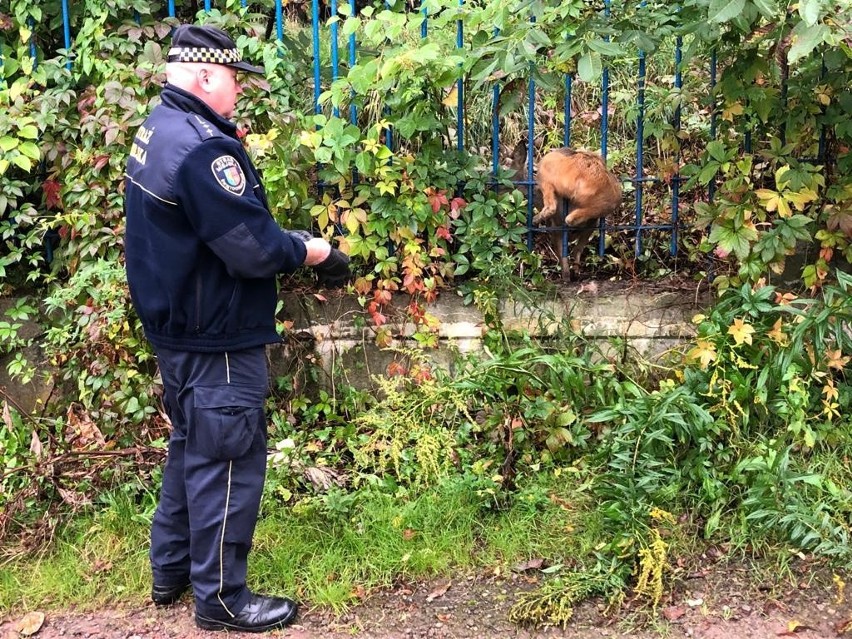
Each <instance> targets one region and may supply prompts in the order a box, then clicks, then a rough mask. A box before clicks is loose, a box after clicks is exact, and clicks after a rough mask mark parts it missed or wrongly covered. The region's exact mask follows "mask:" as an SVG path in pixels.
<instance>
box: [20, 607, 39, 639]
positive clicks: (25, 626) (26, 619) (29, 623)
mask: <svg viewBox="0 0 852 639" xmlns="http://www.w3.org/2000/svg"><path fill="white" fill-rule="evenodd" d="M43 623H44V613H43V612H38V611H37V610H36V611H33V612H28V613H27V614H25V615H24V616H23V617H22V618H21V620H20V621H19V622H18V632H19V633H20V634H22V635H23V636H24V637H29V636H30V635H34V634H35V633H37V632H38V631H39V630H41V626H42V624H43Z"/></svg>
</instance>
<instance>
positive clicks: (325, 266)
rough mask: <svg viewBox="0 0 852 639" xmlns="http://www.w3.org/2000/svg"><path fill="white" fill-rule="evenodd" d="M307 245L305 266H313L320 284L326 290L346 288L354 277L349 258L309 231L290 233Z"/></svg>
mask: <svg viewBox="0 0 852 639" xmlns="http://www.w3.org/2000/svg"><path fill="white" fill-rule="evenodd" d="M289 233H291V234H292V235H295V236H296V237H298V238H299V239H301V240H302V241H303V242H304V243H305V248H306V249H307V254H306V255H305V266H312V267H313V269H314V271H315V272H316V274H317V278H318V279H319V282H320V284H322V285H323V286H325V287H326V288H339V287H341V286H344V285H345V284H346V283H347V282H348V281H349V279H350V278H351V277H352V271H350V270H349V256H348V255H346V253H344V252H342V251H339V250H337V249H336V248H332V246H331V244H329V243H328V242H326V241H325V240H324V239H322V238H320V237H314V236H313V235H312V234H311V233H310V232H309V231H302V230H298V231H289Z"/></svg>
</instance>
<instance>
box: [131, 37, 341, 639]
mask: <svg viewBox="0 0 852 639" xmlns="http://www.w3.org/2000/svg"><path fill="white" fill-rule="evenodd" d="M238 72H245V73H263V69H262V68H261V67H256V66H252V65H250V64H248V63H246V62H244V61H242V57H241V54H240V52H239V50H238V49H237V47H236V45H235V43H234V41H233V40H232V39H231V38H230V37H229V36H228V35H227V34H226V33H225V32H223V31H221V30H219V29H216V28H213V27H209V26H191V25H181V26H179V27H178V28H177V29H176V30H175V32H174V35H173V38H172V47H171V49H170V50H169V52H168V58H167V64H166V78H167V83H166V85H165V87H164V88H163V91H162V94H161V98H162V100H161V103H160V104H159V105H158V106H156V107H155V108H154V109H153V110H152V112H151V114H150V115H149V116H148V118H147V119H146V121H145V122H144V124H143V125H142V126H141V127H140V128H139V131H138V132H137V134H136V137H135V138H134V141H133V146H132V148H131V152H130V158H129V160H128V165H127V173H126V183H125V186H126V199H125V213H126V216H127V223H126V235H125V253H126V263H127V279H128V282H129V285H130V293H131V297H132V300H133V305H134V307H135V309H136V311H137V313H138V315H139V317H140V319H141V321H142V325H143V327H144V329H145V335H146V337H147V338H148V340H149V341H150V342H151V344H152V346H153V347H154V350H155V352H156V355H157V361H158V365H159V368H160V372H161V375H162V379H163V388H164V397H165V405H166V410H167V412H168V414H169V417H170V419H171V422H172V434H171V439H170V441H169V454H168V459H167V462H166V466H165V470H164V474H163V486H162V493H161V495H160V502H159V504H158V507H157V512H156V514H155V515H154V521H153V525H152V528H151V552H150V555H151V567H152V572H153V588H152V593H151V596H152V599H153V600H154V603H155V604H157V605H168V604H172V603H175V602H176V601H177V600H178V599H179V598H180V596H181V595H182V594H183V592H184V591H185V590H186V589H187V588H188V587H189V586H190V585H191V586H192V589H193V591H194V594H195V605H196V612H195V619H196V623H197V625H198V626H200V627H201V628H205V629H209V630H225V629H229V630H237V631H248V632H261V631H265V630H270V629H273V628H280V627H283V626H285V625H287V624H288V623H291V622H292V621H293V619H294V618H295V616H296V612H297V605H296V603H295V602H293V601H291V600H290V599H288V598H285V597H270V596H264V595H259V594H254V593H252V592H251V591H249V589H248V588H247V586H246V569H247V557H248V552H249V549H250V547H251V541H252V537H253V535H254V528H255V523H256V520H257V515H258V510H259V506H260V498H261V493H262V489H263V482H264V476H265V472H266V453H267V450H266V417H265V413H264V401H265V398H266V396H267V389H268V377H267V361H266V351H265V345H266V344H269V343H273V342H278V341H280V338H279V336H278V334H277V332H276V330H275V308H276V303H277V299H278V296H277V284H276V275H277V274H279V273H291V272H293V271H295V270H296V269H297V268H298V267H300V266H302V265H306V266H311V267H313V268H314V269H315V270H316V272H317V274H318V276H319V279H320V282H321V283H324V284H326V285H329V286H333V285H340V284H342V283H343V282H344V281H345V280H346V279H347V278H348V277H349V266H348V258H347V257H346V256H345V255H344V254H342V253H341V252H340V251H338V250H337V249H333V248H332V247H331V246H330V244H329V243H328V242H326V241H325V240H323V239H321V238H313V237H311V236H310V234H306V233H304V232H288V231H284V230H282V229H281V228H279V226H278V225H277V224H276V223H275V221H274V220H273V218H272V216H271V215H270V212H269V207H268V205H267V201H266V195H265V193H264V190H263V187H262V185H261V182H260V176H259V175H258V173H257V171H256V170H255V168H254V166H253V165H252V163H251V161H250V160H249V157H248V155H247V154H246V152H245V150H244V149H243V146H242V144H241V143H240V141H239V140H238V138H237V134H236V126H235V125H234V124H233V123H232V122H231V121H230V118H231V117H232V116H233V114H234V109H235V106H236V101H237V97H238V96H239V94H240V93H241V92H242V87H241V86H240V81H239V78H238V77H237V73H238Z"/></svg>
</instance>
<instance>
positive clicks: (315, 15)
mask: <svg viewBox="0 0 852 639" xmlns="http://www.w3.org/2000/svg"><path fill="white" fill-rule="evenodd" d="M311 31H312V36H313V45H314V46H313V48H314V113H317V114H319V113H320V103H319V96H320V36H319V0H312V2H311Z"/></svg>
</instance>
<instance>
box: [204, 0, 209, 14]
mask: <svg viewBox="0 0 852 639" xmlns="http://www.w3.org/2000/svg"><path fill="white" fill-rule="evenodd" d="M204 10H205V11H208V12H209V11H210V0H204Z"/></svg>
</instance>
